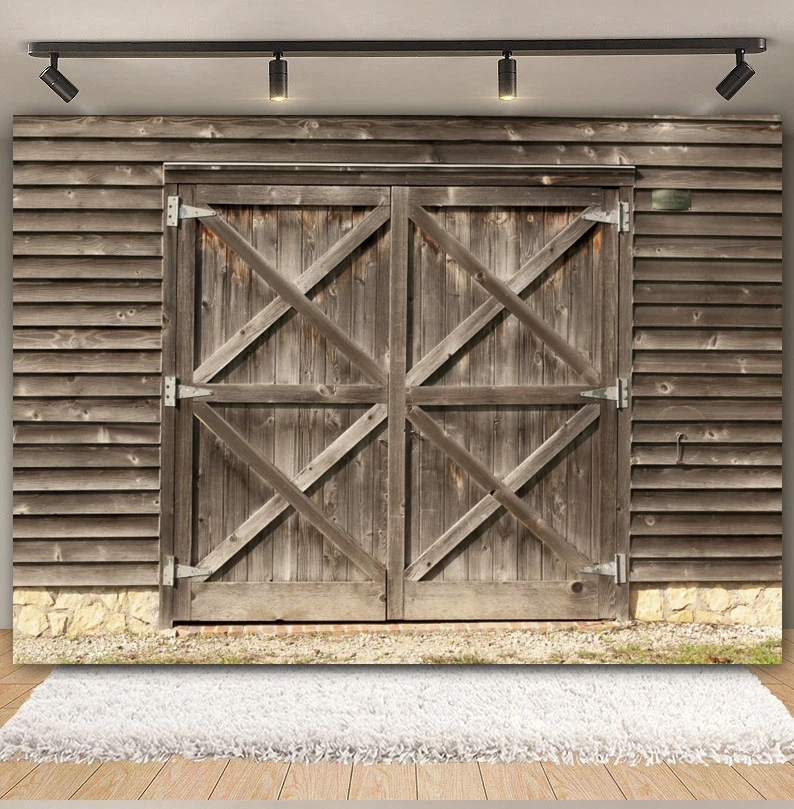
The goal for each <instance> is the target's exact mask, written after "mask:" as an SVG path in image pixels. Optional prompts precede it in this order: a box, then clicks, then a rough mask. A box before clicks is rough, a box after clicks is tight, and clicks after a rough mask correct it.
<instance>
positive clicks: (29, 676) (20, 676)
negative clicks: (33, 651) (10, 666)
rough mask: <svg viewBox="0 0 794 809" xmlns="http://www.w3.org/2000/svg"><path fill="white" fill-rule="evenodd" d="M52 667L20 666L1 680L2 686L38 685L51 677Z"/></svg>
mask: <svg viewBox="0 0 794 809" xmlns="http://www.w3.org/2000/svg"><path fill="white" fill-rule="evenodd" d="M51 671H52V666H18V667H16V669H15V671H12V672H10V673H9V674H7V675H6V676H5V677H3V678H2V679H1V680H0V685H7V684H10V683H13V684H25V683H27V684H30V685H38V684H39V683H43V682H44V680H46V679H47V677H49V675H50V672H51Z"/></svg>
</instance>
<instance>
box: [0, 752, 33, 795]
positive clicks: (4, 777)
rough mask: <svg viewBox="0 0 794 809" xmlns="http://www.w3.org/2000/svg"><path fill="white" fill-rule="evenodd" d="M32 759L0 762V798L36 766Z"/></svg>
mask: <svg viewBox="0 0 794 809" xmlns="http://www.w3.org/2000/svg"><path fill="white" fill-rule="evenodd" d="M38 766H39V765H38V764H35V763H34V762H32V761H4V762H2V763H0V799H2V798H3V797H4V796H5V794H6V792H8V790H9V789H11V788H13V787H15V786H16V785H17V784H18V783H19V782H20V781H21V780H22V779H23V778H25V776H27V775H29V774H30V773H31V772H32V771H33V770H35V769H36V767H38Z"/></svg>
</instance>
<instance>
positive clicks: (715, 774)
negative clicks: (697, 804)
mask: <svg viewBox="0 0 794 809" xmlns="http://www.w3.org/2000/svg"><path fill="white" fill-rule="evenodd" d="M670 769H671V770H672V771H673V772H674V773H675V774H676V775H677V776H678V777H679V778H680V779H681V781H682V782H683V783H684V786H685V787H686V788H687V789H688V790H689V791H690V792H691V793H692V794H693V795H694V796H695V798H697V800H699V801H728V800H733V801H735V800H758V799H759V798H760V797H761V795H760V793H759V792H758V791H757V790H755V789H753V787H752V786H750V784H748V783H747V781H745V780H744V778H742V776H741V775H739V773H738V772H736V770H734V769H733V768H732V767H729V766H728V765H727V764H711V765H709V766H708V767H704V766H703V765H702V764H672V765H671V766H670Z"/></svg>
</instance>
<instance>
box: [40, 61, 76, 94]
mask: <svg viewBox="0 0 794 809" xmlns="http://www.w3.org/2000/svg"><path fill="white" fill-rule="evenodd" d="M39 78H40V79H41V80H42V81H43V82H44V83H45V84H46V85H47V87H49V88H50V90H52V91H53V93H57V94H58V95H59V96H60V97H61V98H62V99H63V100H64V101H65V102H66V103H67V104H68V103H69V102H70V101H71V100H72V99H73V98H74V97H75V96H76V95H77V93H78V89H77V88H76V87H75V86H74V85H73V84H72V83H71V82H70V81H69V79H67V78H66V76H64V75H63V73H61V71H60V70H58V54H57V53H51V54H50V66H49V67H45V68H44V70H42V71H41V73H40V74H39Z"/></svg>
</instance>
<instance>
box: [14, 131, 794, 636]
mask: <svg viewBox="0 0 794 809" xmlns="http://www.w3.org/2000/svg"><path fill="white" fill-rule="evenodd" d="M10 137H11V119H10V118H7V120H6V121H5V122H4V123H3V125H2V127H0V571H1V572H0V628H2V627H10V626H11V568H12V565H11V559H12V551H11V548H12V543H11V477H12V466H11V460H12V430H11V390H12V385H11V322H12V318H11V214H12V207H11V167H12V162H11V139H10ZM784 167H785V168H784V172H785V176H784V189H785V190H784V233H785V234H786V236H785V237H784V250H785V252H784V256H785V275H786V276H788V275H789V274H791V269H792V261H794V259H792V242H791V238H790V237H789V235H788V234H789V232H790V231H789V228H790V227H793V226H794V204H793V197H794V138H792V137H787V138H785V139H784ZM784 294H785V304H786V305H785V307H784V311H785V313H786V314H785V320H784V324H785V330H786V331H788V329H789V328H790V325H791V323H792V322H793V321H794V288H793V287H792V285H791V283H790V280H788V279H787V282H786V285H785V287H784ZM787 352H788V353H787V354H786V360H785V363H786V374H787V376H786V383H785V396H786V401H787V402H790V401H791V391H792V386H793V385H794V367H792V366H794V354H793V353H792V352H791V351H788V350H787ZM784 418H785V421H786V426H785V433H784V438H785V444H786V446H785V450H784V452H785V454H784V459H785V468H784V485H785V488H784V495H786V497H785V498H784V500H787V495H788V493H789V492H790V491H791V480H792V478H791V475H790V474H789V473H790V471H791V469H792V466H793V465H794V461H792V456H791V453H790V452H789V444H790V430H789V426H790V424H791V423H792V422H794V417H792V414H791V412H790V409H786V410H784ZM791 524H792V512H791V509H790V508H789V509H787V510H786V511H785V513H784V528H785V530H784V534H785V536H784V578H785V581H786V582H787V583H788V584H787V588H786V587H784V598H785V606H784V624H785V626H787V627H794V586H792V584H791V583H792V582H794V555H792V546H794V543H793V542H792V540H791V530H790V529H791Z"/></svg>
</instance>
